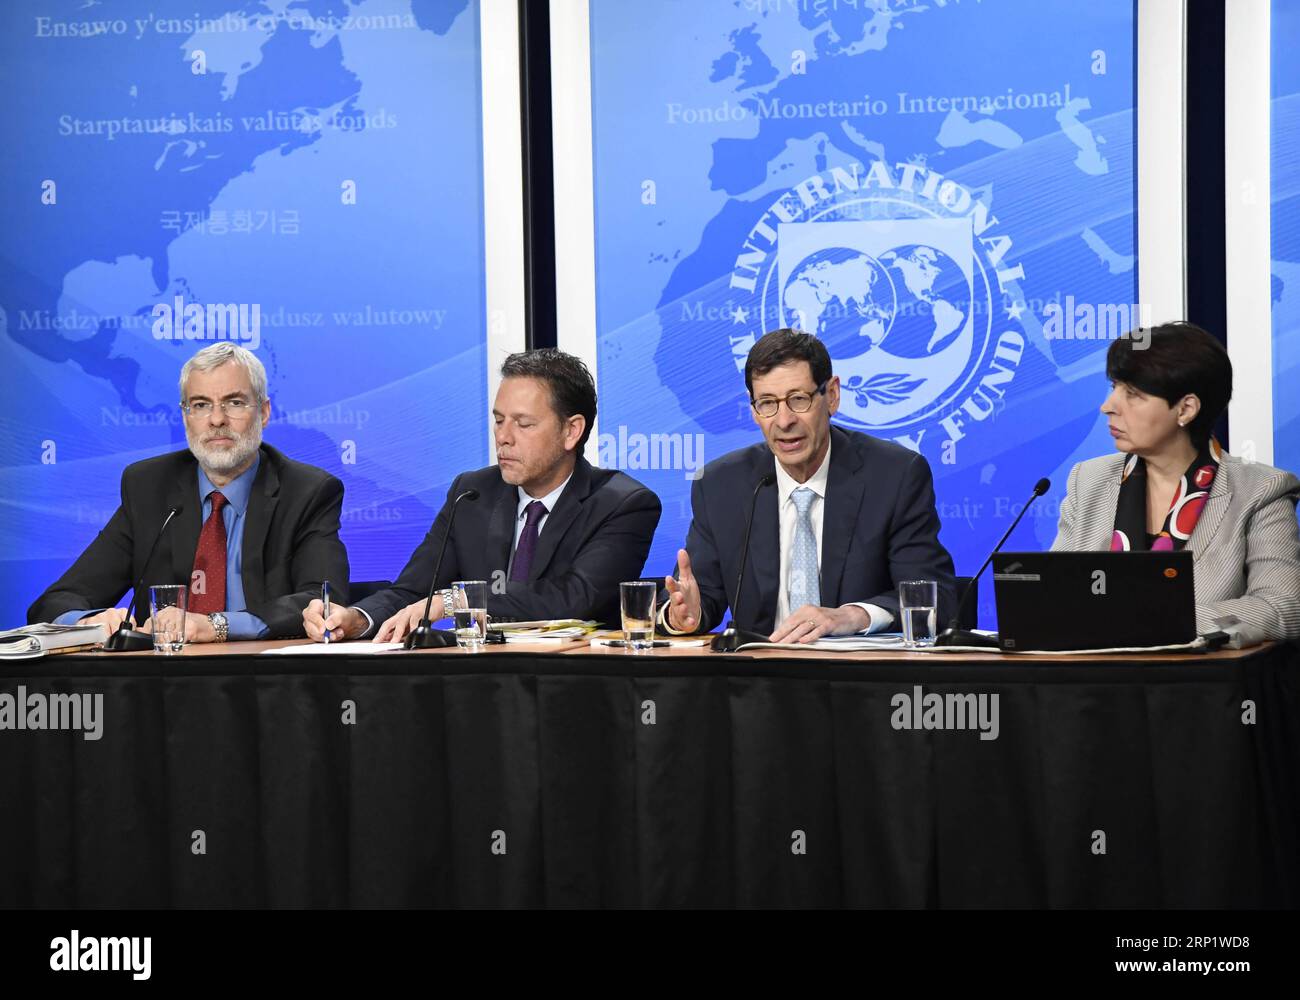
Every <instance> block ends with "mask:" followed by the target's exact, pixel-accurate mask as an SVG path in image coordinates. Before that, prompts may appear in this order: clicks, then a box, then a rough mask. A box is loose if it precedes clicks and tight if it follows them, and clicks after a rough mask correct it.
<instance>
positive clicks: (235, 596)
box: [55, 455, 271, 639]
mask: <svg viewBox="0 0 1300 1000" xmlns="http://www.w3.org/2000/svg"><path fill="white" fill-rule="evenodd" d="M261 461H262V459H261V456H260V455H255V456H254V458H253V464H252V465H251V466H249V467H248V468H247V469H245V470H244V471H243V472H241V473H240V474H239V475H238V476H237V477H236V478H235V479H233V480H231V481H230V482H228V483H227V484H226V485H225V486H223V487H221V495H222V496H224V497H225V498H226V500H227V503H226V506H225V508H223V509H222V511H221V519H222V521H223V522H224V523H225V525H226V610H225V615H226V624H227V625H228V627H229V638H231V639H261V638H264V637H265V636H266V635H267V633H269V632H270V631H271V630H270V629H269V628H268V627H267V625H266V622H264V621H262V619H260V618H258V617H257V615H255V614H253V613H252V612H250V611H248V610H247V607H248V605H247V604H246V603H245V600H244V578H243V576H242V575H241V573H240V570H241V569H242V568H243V564H244V524H245V523H246V521H247V518H246V517H245V515H246V514H247V513H248V498H249V497H250V496H251V495H252V492H253V480H255V479H256V478H257V467H258V465H260V464H261ZM198 487H199V497H200V498H201V499H202V501H203V509H202V511H201V514H200V518H201V521H202V522H206V521H207V519H208V515H209V514H211V513H212V498H211V494H212V493H213V492H214V491H215V490H216V489H217V487H215V486H213V485H212V481H211V480H210V479H208V477H207V475H206V474H205V473H204V472H203V469H202V467H200V468H199V478H198ZM103 610H104V609H103V608H100V609H98V611H103ZM98 611H65V612H64V613H63V614H61V615H59V617H58V618H56V619H55V624H56V625H72V624H74V623H75V622H77V621H79V620H80V619H82V618H85V617H86V615H93V614H97V613H98Z"/></svg>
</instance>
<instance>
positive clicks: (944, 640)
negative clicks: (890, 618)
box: [934, 478, 1052, 649]
mask: <svg viewBox="0 0 1300 1000" xmlns="http://www.w3.org/2000/svg"><path fill="white" fill-rule="evenodd" d="M1051 485H1052V484H1051V481H1050V480H1048V479H1046V478H1044V479H1040V480H1038V482H1037V483H1035V484H1034V492H1033V493H1032V494H1030V497H1029V499H1028V500H1026V501H1025V505H1024V506H1023V507H1021V508H1020V513H1019V514H1017V515H1016V518H1015V520H1014V521H1012V522H1011V527H1009V528H1007V530H1006V531H1004V532H1003V533H1002V537H1001V538H1000V539H999V540H998V544H997V545H995V546H993V551H992V552H990V553H989V556H988V558H987V559H985V560H984V565H983V566H981V567H980V570H979V572H978V573H976V574H975V575H974V576H972V577H971V578H970V580H969V582H967V584H966V586H965V587H963V588H962V592H961V597H960V598H958V600H957V610H956V613H955V614H954V615H953V619H952V621H951V622H949V624H948V627H947V628H946V629H944V630H943V631H942V632H940V633H939V634H938V636H936V637H935V640H934V644H935V645H936V646H977V647H979V648H981V649H998V648H999V646H998V640H997V638H996V637H994V636H991V635H980V634H979V633H978V632H976V631H974V630H973V629H968V628H962V627H961V609H962V608H963V607H965V605H966V598H967V597H969V596H970V592H971V588H972V587H974V586H975V582H976V581H977V580H979V578H980V577H981V576H982V575H983V574H984V571H985V570H986V569H988V566H989V563H991V562H992V561H993V557H994V556H995V555H997V554H998V552H999V551H1000V550H1001V549H1002V546H1003V544H1004V543H1005V542H1006V540H1007V539H1008V538H1010V537H1011V532H1013V531H1015V530H1016V525H1017V524H1019V523H1020V519H1021V518H1022V517H1024V516H1025V514H1026V513H1028V511H1029V505H1030V504H1032V503H1033V502H1034V501H1035V500H1037V499H1038V498H1039V497H1041V496H1042V495H1043V494H1044V493H1046V492H1047V491H1048V489H1050V488H1051Z"/></svg>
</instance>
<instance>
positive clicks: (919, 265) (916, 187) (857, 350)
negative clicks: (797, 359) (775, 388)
mask: <svg viewBox="0 0 1300 1000" xmlns="http://www.w3.org/2000/svg"><path fill="white" fill-rule="evenodd" d="M997 225H998V222H997V219H996V217H994V216H993V215H992V214H991V213H990V212H989V209H988V206H987V204H985V202H983V201H982V200H980V199H979V198H977V197H975V196H974V195H973V194H972V193H971V191H970V190H969V189H967V188H966V187H963V186H962V185H960V184H958V183H956V182H955V181H952V180H948V179H946V178H944V177H943V175H941V174H937V173H935V172H934V171H931V170H927V169H926V168H925V167H923V166H920V165H918V164H898V165H896V166H895V167H893V168H891V167H889V166H888V165H887V164H885V163H884V162H882V161H879V160H877V161H875V162H873V163H872V164H871V166H870V167H869V168H864V167H863V165H862V164H860V163H855V164H853V165H852V168H851V169H844V168H839V167H836V168H833V169H832V170H830V171H828V172H826V173H824V174H816V175H814V176H812V177H810V178H808V179H807V180H805V181H803V182H801V183H800V184H797V185H795V187H793V188H791V189H790V190H788V191H786V192H785V193H783V194H782V195H781V197H780V198H778V199H777V200H776V201H775V202H773V203H772V204H771V206H770V207H769V208H768V210H767V211H766V212H764V213H763V216H762V217H761V218H760V219H759V222H758V224H757V225H755V226H754V228H753V229H752V230H751V231H750V233H749V235H748V238H747V239H746V241H745V244H744V246H743V248H742V250H741V252H740V254H739V256H738V257H737V258H736V264H735V267H734V269H733V271H732V275H731V279H730V286H731V288H733V289H736V290H739V291H741V292H746V293H748V294H749V295H750V296H752V298H751V301H750V303H748V308H743V309H742V310H741V314H742V315H746V316H752V317H753V318H754V320H755V321H756V329H754V330H751V331H748V332H747V333H746V334H745V335H743V336H733V337H732V338H731V342H732V344H731V346H732V355H733V358H734V360H735V362H736V366H737V367H738V368H741V369H743V368H744V364H745V357H746V355H747V354H748V352H749V349H750V347H752V346H753V343H754V339H755V337H756V336H759V335H761V334H762V333H764V332H766V331H768V330H773V329H776V328H777V327H782V326H792V327H795V328H797V329H801V330H805V331H807V332H809V333H814V334H816V335H817V336H818V337H819V338H821V340H822V341H823V342H824V343H825V344H826V347H827V350H829V352H830V354H831V357H832V358H833V359H834V362H835V373H836V374H837V375H839V376H840V381H841V383H842V385H843V388H844V393H843V394H842V397H841V404H840V411H839V413H838V414H837V415H836V417H835V419H836V420H837V421H838V422H840V423H842V424H844V425H846V426H848V427H852V428H855V429H859V430H865V431H868V432H870V433H873V434H877V435H879V436H882V437H890V438H893V439H894V440H896V441H898V442H899V443H900V444H904V445H906V446H908V447H910V448H913V449H914V450H918V451H919V450H920V448H921V442H922V440H923V438H925V436H926V435H927V434H932V433H936V432H937V433H939V434H941V435H942V436H943V437H944V438H946V439H947V440H948V441H957V440H959V439H961V438H962V437H964V436H966V433H967V430H968V428H969V427H970V426H971V425H972V424H973V423H978V422H981V421H985V420H988V419H989V418H990V417H992V416H995V415H996V414H997V412H998V411H999V409H1000V408H1001V404H1002V399H1003V396H1004V395H1005V393H1006V391H1007V389H1008V387H1009V386H1010V383H1011V381H1012V379H1013V378H1014V376H1015V373H1016V369H1017V367H1018V366H1019V364H1020V359H1021V357H1022V355H1023V353H1024V348H1025V338H1024V333H1023V330H1022V329H1018V328H1017V327H1018V326H1019V323H1018V322H1015V321H1018V320H1019V318H1020V309H1019V308H1017V307H1016V306H1014V305H1013V306H1012V307H1011V308H1010V309H1007V310H1002V309H998V308H996V305H997V303H999V302H1000V301H1001V300H1002V295H1001V294H999V293H1001V292H1006V291H1007V290H1008V289H1007V284H1008V283H1009V282H1010V283H1014V282H1017V281H1019V280H1020V279H1023V277H1024V271H1023V269H1022V268H1021V267H1019V266H1015V267H1011V266H1010V265H1009V264H1008V263H1007V261H1006V259H1005V258H1006V253H1007V251H1008V249H1009V248H1010V246H1011V239H1010V238H1009V237H1007V236H1005V235H1003V234H1000V233H999V232H998V231H997ZM1015 291H1016V292H1017V294H1016V295H1015V298H1017V299H1018V298H1019V297H1020V296H1019V294H1018V289H1015ZM1003 312H1005V314H1006V316H1007V317H1009V318H1010V320H1011V321H1012V322H1007V321H1006V320H1005V319H1004V317H1003V315H1002V314H1003ZM931 443H932V444H934V443H938V442H937V441H933V440H932V441H931Z"/></svg>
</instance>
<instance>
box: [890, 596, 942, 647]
mask: <svg viewBox="0 0 1300 1000" xmlns="http://www.w3.org/2000/svg"><path fill="white" fill-rule="evenodd" d="M938 595H939V587H938V585H937V584H936V583H935V582H934V581H933V580H905V581H903V582H901V583H899V585H898V613H899V615H900V616H901V617H902V619H903V645H905V646H908V647H909V648H914V647H916V646H933V645H934V639H935V635H936V634H937V633H936V632H935V624H936V617H937V614H936V609H937V607H938V604H939V597H938Z"/></svg>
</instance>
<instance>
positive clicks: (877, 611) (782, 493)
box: [659, 441, 894, 635]
mask: <svg viewBox="0 0 1300 1000" xmlns="http://www.w3.org/2000/svg"><path fill="white" fill-rule="evenodd" d="M830 469H831V449H830V442H829V441H828V442H827V445H826V457H825V458H823V459H822V464H821V465H820V466H818V468H817V471H816V472H814V473H813V474H812V476H810V477H809V479H808V481H807V482H806V483H798V482H795V480H794V477H793V476H791V475H790V473H788V472H786V471H785V467H784V466H782V465H781V463H780V462H779V461H778V462H777V463H776V491H777V517H778V518H779V523H778V532H779V539H780V545H781V565H780V567H779V569H778V572H779V573H780V574H781V577H780V584H779V585H778V587H777V599H776V624H777V627H780V626H781V624H782V623H783V622H784V621H785V620H786V619H787V618H789V617H790V613H791V611H796V610H798V609H797V608H791V607H790V598H789V594H788V593H787V592H786V589H787V585H788V582H789V581H788V580H787V575H788V573H789V570H790V552H791V551H792V550H793V548H794V534H795V529H796V528H797V527H798V521H799V510H798V508H797V507H795V505H794V500H793V499H791V496H790V494H792V493H793V492H794V491H795V490H796V489H798V488H799V487H800V486H806V487H807V488H808V489H810V490H812V491H813V493H814V494H815V497H814V498H813V502H812V505H811V506H810V507H809V508H808V520H809V522H810V523H811V524H812V533H813V541H814V542H816V544H817V569H818V571H819V572H820V570H821V566H822V520H823V517H824V514H825V510H826V481H827V479H828V478H829V477H830ZM848 603H850V604H856V605H857V606H858V607H860V608H861V609H862V610H863V611H865V612H866V613H867V616H868V618H870V624H869V625H868V626H867V627H866V628H865V629H863V630H862V631H861V632H860V633H858V634H860V635H865V634H866V633H868V632H883V631H885V629H887V628H889V627H890V626H891V625H892V624H893V622H894V616H893V615H892V614H890V613H889V612H888V611H886V610H885V609H884V608H880V607H877V606H876V605H874V604H868V603H866V602H865V601H850V602H848ZM659 621H660V624H662V625H663V627H664V629H665V630H666V631H668V632H671V633H673V634H675V635H681V634H682V633H680V632H678V631H677V630H676V629H674V628H672V627H671V626H670V625H669V624H668V605H667V603H665V604H664V606H663V608H662V609H661V610H660V619H659Z"/></svg>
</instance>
